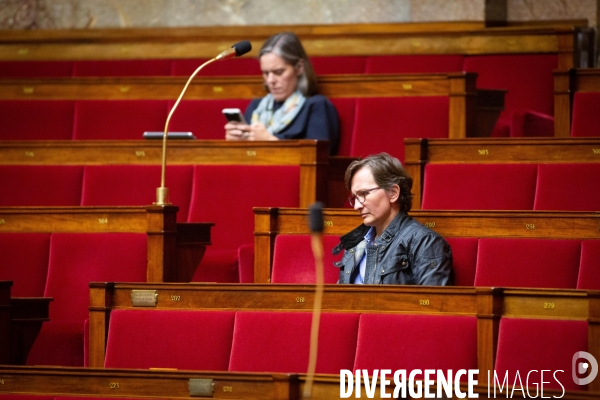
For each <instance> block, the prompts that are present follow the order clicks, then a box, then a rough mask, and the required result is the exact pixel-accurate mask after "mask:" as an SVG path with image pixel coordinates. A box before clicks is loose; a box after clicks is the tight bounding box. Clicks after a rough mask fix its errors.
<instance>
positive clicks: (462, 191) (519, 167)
mask: <svg viewBox="0 0 600 400" xmlns="http://www.w3.org/2000/svg"><path fill="white" fill-rule="evenodd" d="M424 175H425V178H424V181H423V200H422V203H421V208H422V209H429V210H436V209H439V210H532V209H533V200H534V196H535V185H536V176H537V165H536V164H427V165H426V166H425V174H424Z"/></svg>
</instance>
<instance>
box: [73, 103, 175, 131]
mask: <svg viewBox="0 0 600 400" xmlns="http://www.w3.org/2000/svg"><path fill="white" fill-rule="evenodd" d="M166 119H167V100H77V101H76V103H75V117H74V128H73V139H78V140H80V139H88V140H90V139H94V140H120V139H142V135H143V134H144V132H146V131H159V132H162V131H164V129H165V121H166Z"/></svg>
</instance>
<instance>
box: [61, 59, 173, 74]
mask: <svg viewBox="0 0 600 400" xmlns="http://www.w3.org/2000/svg"><path fill="white" fill-rule="evenodd" d="M170 73H171V61H170V60H93V61H87V60H86V61H76V62H75V63H74V66H73V76H168V75H169V74H170Z"/></svg>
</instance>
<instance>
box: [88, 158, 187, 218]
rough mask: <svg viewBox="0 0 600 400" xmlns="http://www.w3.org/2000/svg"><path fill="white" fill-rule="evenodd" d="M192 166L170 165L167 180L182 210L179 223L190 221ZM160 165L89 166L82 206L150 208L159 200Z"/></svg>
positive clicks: (179, 214)
mask: <svg viewBox="0 0 600 400" xmlns="http://www.w3.org/2000/svg"><path fill="white" fill-rule="evenodd" d="M193 174H194V167H193V166H192V165H169V166H168V168H167V169H166V172H165V180H166V182H167V187H168V188H169V195H170V200H171V202H172V203H173V204H175V205H177V206H178V207H179V212H178V213H177V221H178V222H186V221H187V218H188V212H189V205H190V198H191V192H192V177H193ZM160 177H161V166H160V165H86V166H85V167H84V174H83V188H82V195H81V205H82V206H147V205H150V204H152V202H154V201H156V188H157V187H159V186H160Z"/></svg>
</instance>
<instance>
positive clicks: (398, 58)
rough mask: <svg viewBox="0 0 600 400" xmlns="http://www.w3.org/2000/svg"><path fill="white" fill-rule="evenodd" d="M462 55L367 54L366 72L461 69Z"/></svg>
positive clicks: (434, 71)
mask: <svg viewBox="0 0 600 400" xmlns="http://www.w3.org/2000/svg"><path fill="white" fill-rule="evenodd" d="M463 61H464V56H462V55H457V54H441V55H438V54H419V55H406V54H403V55H392V56H369V57H367V62H366V66H365V72H366V73H367V74H381V73H383V74H415V73H446V72H460V71H462V66H463Z"/></svg>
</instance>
